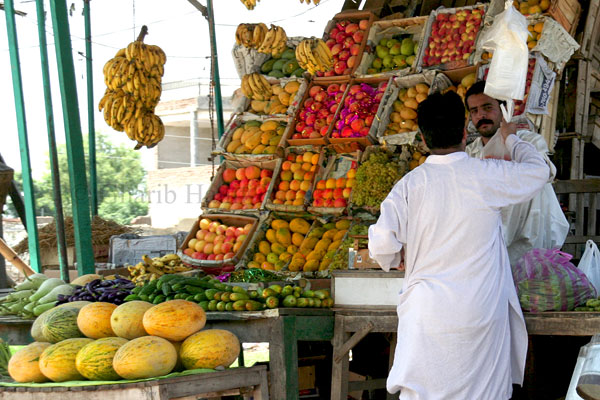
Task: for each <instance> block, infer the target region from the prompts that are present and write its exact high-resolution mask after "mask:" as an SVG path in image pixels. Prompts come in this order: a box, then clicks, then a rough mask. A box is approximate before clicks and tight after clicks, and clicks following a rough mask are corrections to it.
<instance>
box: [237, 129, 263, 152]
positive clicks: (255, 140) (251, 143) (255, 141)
mask: <svg viewBox="0 0 600 400" xmlns="http://www.w3.org/2000/svg"><path fill="white" fill-rule="evenodd" d="M261 135H262V133H261V132H260V131H258V132H256V133H254V134H253V135H252V136H250V137H249V138H248V139H247V140H246V141H242V143H244V145H245V146H246V147H247V148H248V149H250V150H252V149H254V148H255V147H256V146H258V145H259V144H260V137H261Z"/></svg>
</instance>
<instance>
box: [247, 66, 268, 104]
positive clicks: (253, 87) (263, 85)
mask: <svg viewBox="0 0 600 400" xmlns="http://www.w3.org/2000/svg"><path fill="white" fill-rule="evenodd" d="M242 93H244V96H246V97H248V98H249V99H252V100H268V99H270V98H271V95H272V94H273V87H272V86H271V84H270V83H269V82H268V81H267V78H265V77H264V76H262V75H261V74H259V73H258V72H254V73H252V74H247V75H244V76H243V77H242Z"/></svg>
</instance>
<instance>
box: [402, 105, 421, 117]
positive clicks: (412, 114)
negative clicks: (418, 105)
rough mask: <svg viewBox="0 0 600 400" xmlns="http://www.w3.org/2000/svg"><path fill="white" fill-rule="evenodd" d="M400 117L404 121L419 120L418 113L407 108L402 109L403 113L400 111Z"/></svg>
mask: <svg viewBox="0 0 600 400" xmlns="http://www.w3.org/2000/svg"><path fill="white" fill-rule="evenodd" d="M400 116H401V117H402V119H415V118H417V112H416V111H415V110H412V109H410V108H407V107H405V108H403V109H402V111H400Z"/></svg>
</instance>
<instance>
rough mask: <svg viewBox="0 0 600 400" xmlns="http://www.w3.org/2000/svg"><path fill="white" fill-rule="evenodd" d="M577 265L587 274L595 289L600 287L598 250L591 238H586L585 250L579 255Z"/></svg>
mask: <svg viewBox="0 0 600 400" xmlns="http://www.w3.org/2000/svg"><path fill="white" fill-rule="evenodd" d="M577 267H579V269H580V270H581V271H582V272H583V273H584V274H585V275H586V276H587V278H588V279H589V281H590V282H591V283H592V285H594V287H595V288H596V291H598V288H600V251H599V250H598V246H596V243H594V241H593V240H588V241H587V242H586V243H585V252H584V253H583V256H581V260H580V261H579V265H578V266H577Z"/></svg>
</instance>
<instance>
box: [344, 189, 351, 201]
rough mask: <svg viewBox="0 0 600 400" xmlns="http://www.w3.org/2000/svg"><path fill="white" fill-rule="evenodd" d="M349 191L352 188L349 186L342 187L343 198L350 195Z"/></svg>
mask: <svg viewBox="0 0 600 400" xmlns="http://www.w3.org/2000/svg"><path fill="white" fill-rule="evenodd" d="M350 193H352V188H349V187H347V188H344V190H343V196H344V198H345V199H347V198H349V197H350Z"/></svg>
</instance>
